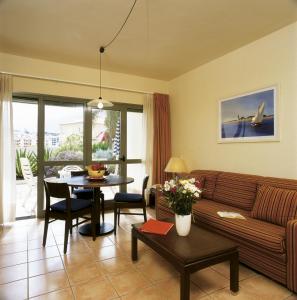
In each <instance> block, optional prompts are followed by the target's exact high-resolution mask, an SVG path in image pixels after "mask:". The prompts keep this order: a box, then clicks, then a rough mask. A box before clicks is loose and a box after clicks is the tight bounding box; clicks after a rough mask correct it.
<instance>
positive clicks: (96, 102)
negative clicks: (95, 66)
mask: <svg viewBox="0 0 297 300" xmlns="http://www.w3.org/2000/svg"><path fill="white" fill-rule="evenodd" d="M104 51H105V48H104V47H102V46H101V47H100V48H99V78H100V84H99V94H100V95H99V98H96V99H93V100H91V101H89V102H88V106H91V107H96V108H99V109H100V110H101V109H103V108H104V107H111V106H113V104H112V102H110V101H108V100H103V99H102V96H101V87H102V86H101V55H102V53H104Z"/></svg>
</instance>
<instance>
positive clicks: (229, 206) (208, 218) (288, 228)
mask: <svg viewBox="0 0 297 300" xmlns="http://www.w3.org/2000/svg"><path fill="white" fill-rule="evenodd" d="M188 176H190V177H195V178H196V179H198V180H200V181H201V183H203V193H202V199H201V200H199V201H198V202H197V203H196V204H195V205H194V206H193V213H194V217H195V222H196V223H197V224H199V225H201V226H204V227H206V228H208V229H209V230H212V231H215V232H217V233H219V234H221V235H224V236H226V237H228V238H230V239H232V240H234V241H236V242H237V243H238V245H239V252H240V261H241V262H243V263H244V264H246V265H248V266H250V267H252V268H253V269H255V270H257V271H259V272H261V273H263V274H265V275H267V276H269V277H270V278H272V279H274V280H276V281H278V282H280V283H282V284H284V285H286V286H287V287H288V288H289V289H290V290H292V291H294V292H297V180H289V179H281V178H271V177H262V176H254V175H246V174H237V173H228V172H220V171H208V170H195V171H192V172H191V173H190V174H189V175H188ZM218 211H235V212H239V213H240V214H242V215H243V216H245V218H246V219H245V220H241V219H225V218H221V217H219V216H218V215H217V212H218ZM156 214H157V219H163V218H168V217H171V216H173V213H172V211H171V210H170V208H169V207H168V205H167V202H166V200H165V199H164V198H163V197H162V195H160V193H158V194H157V199H156Z"/></svg>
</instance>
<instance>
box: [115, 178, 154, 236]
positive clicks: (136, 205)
mask: <svg viewBox="0 0 297 300" xmlns="http://www.w3.org/2000/svg"><path fill="white" fill-rule="evenodd" d="M148 180H149V176H146V177H145V178H144V179H143V183H142V200H141V202H140V201H139V202H122V201H121V202H118V201H116V200H115V201H114V234H116V233H117V226H119V225H120V216H121V215H138V216H143V217H144V221H145V222H146V221H147V215H146V202H145V190H146V188H147V183H148ZM123 208H142V210H143V212H142V213H134V212H122V211H121V209H123Z"/></svg>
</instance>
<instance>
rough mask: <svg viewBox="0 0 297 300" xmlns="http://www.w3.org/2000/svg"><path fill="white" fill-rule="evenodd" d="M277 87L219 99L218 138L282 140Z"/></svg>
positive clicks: (259, 140) (234, 140) (226, 139)
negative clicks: (280, 138) (279, 125)
mask: <svg viewBox="0 0 297 300" xmlns="http://www.w3.org/2000/svg"><path fill="white" fill-rule="evenodd" d="M277 113H278V112H277V87H276V86H271V87H268V88H264V89H259V90H255V91H252V92H249V93H245V94H241V95H237V96H233V97H231V98H227V99H222V100H219V116H218V142H219V143H230V142H268V141H270V142H271V141H279V135H278V133H279V128H278V121H277V119H278V115H277Z"/></svg>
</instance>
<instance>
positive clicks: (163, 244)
mask: <svg viewBox="0 0 297 300" xmlns="http://www.w3.org/2000/svg"><path fill="white" fill-rule="evenodd" d="M141 225H142V224H133V225H132V260H133V261H136V260H137V259H138V253H137V240H138V239H139V240H141V241H142V242H144V243H145V244H146V245H148V246H149V247H151V248H152V249H153V250H155V251H156V252H157V253H158V254H160V255H161V256H162V257H164V258H165V259H166V260H167V261H168V262H169V263H171V264H172V265H173V266H174V267H175V268H176V270H177V271H179V273H180V299H181V300H188V299H190V274H191V273H193V272H196V271H198V270H200V269H204V268H206V267H208V266H211V265H215V264H217V263H220V262H223V261H226V260H229V261H230V289H231V291H232V292H235V293H236V292H238V268H239V265H238V248H237V247H238V246H237V244H235V243H234V242H232V241H230V240H229V239H227V238H225V237H223V236H220V235H218V234H216V233H213V232H210V231H208V230H205V229H203V228H201V227H198V226H196V225H192V227H191V232H190V234H189V235H188V236H187V237H180V236H178V235H177V233H176V230H175V226H174V227H173V228H171V230H170V231H169V232H168V234H167V235H165V236H163V235H156V234H150V233H143V232H141V231H139V230H138V228H139V227H140V226H141Z"/></svg>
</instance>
